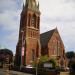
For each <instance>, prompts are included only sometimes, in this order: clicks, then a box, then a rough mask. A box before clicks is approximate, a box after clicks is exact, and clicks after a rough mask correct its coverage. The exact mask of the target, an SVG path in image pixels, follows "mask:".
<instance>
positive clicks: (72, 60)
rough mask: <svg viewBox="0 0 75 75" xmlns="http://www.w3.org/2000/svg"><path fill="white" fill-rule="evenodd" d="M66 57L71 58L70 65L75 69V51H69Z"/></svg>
mask: <svg viewBox="0 0 75 75" xmlns="http://www.w3.org/2000/svg"><path fill="white" fill-rule="evenodd" d="M66 57H67V59H69V61H68V62H69V63H68V67H69V68H73V69H74V68H75V61H74V59H75V53H74V52H73V51H70V52H67V53H66Z"/></svg>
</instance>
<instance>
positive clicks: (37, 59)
mask: <svg viewBox="0 0 75 75" xmlns="http://www.w3.org/2000/svg"><path fill="white" fill-rule="evenodd" d="M39 59H40V58H36V75H38V61H39Z"/></svg>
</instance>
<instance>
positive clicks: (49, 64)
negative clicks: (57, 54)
mask: <svg viewBox="0 0 75 75" xmlns="http://www.w3.org/2000/svg"><path fill="white" fill-rule="evenodd" d="M44 67H46V68H52V64H51V63H45V64H44Z"/></svg>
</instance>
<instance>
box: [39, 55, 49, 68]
mask: <svg viewBox="0 0 75 75" xmlns="http://www.w3.org/2000/svg"><path fill="white" fill-rule="evenodd" d="M47 61H48V56H47V55H45V56H41V57H40V59H39V62H38V67H43V64H44V62H47Z"/></svg>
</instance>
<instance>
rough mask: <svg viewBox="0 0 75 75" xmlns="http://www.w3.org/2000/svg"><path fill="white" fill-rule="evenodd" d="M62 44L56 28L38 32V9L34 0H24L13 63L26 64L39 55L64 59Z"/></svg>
mask: <svg viewBox="0 0 75 75" xmlns="http://www.w3.org/2000/svg"><path fill="white" fill-rule="evenodd" d="M64 52H65V50H64V45H63V42H62V40H61V37H60V35H59V33H58V30H57V28H55V29H53V30H51V31H48V32H45V33H42V34H40V11H39V3H38V4H37V3H36V0H26V2H25V5H23V10H22V12H21V19H20V29H19V39H18V43H17V46H16V56H15V65H17V66H20V65H23V66H26V65H30V64H31V63H32V62H33V61H35V60H36V59H37V58H39V57H40V56H41V55H48V57H49V58H51V57H53V58H58V63H60V60H59V59H63V60H64V58H63V57H64Z"/></svg>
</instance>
